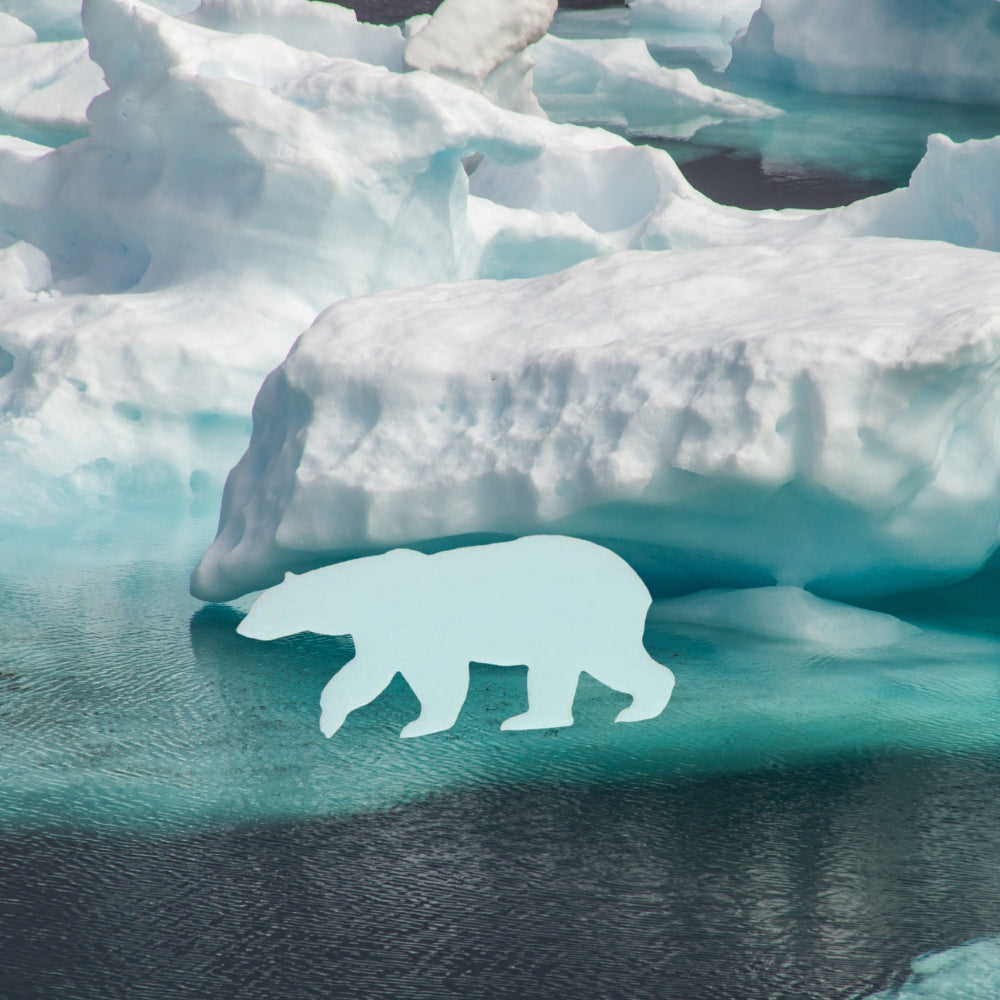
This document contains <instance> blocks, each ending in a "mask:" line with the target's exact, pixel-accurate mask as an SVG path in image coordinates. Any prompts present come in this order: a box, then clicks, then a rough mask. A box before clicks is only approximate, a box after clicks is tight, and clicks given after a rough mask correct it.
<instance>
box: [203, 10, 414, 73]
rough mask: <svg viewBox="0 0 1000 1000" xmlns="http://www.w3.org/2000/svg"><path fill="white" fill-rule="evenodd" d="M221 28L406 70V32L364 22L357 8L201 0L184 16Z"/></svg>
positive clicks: (396, 28)
mask: <svg viewBox="0 0 1000 1000" xmlns="http://www.w3.org/2000/svg"><path fill="white" fill-rule="evenodd" d="M185 20H186V21H189V22H191V23H192V24H199V25H201V26H203V27H205V28H213V29H215V30H216V31H226V32H230V33H232V34H237V35H241V34H250V33H258V34H265V35H270V36H272V37H274V38H278V39H280V40H281V41H283V42H285V43H287V44H288V45H291V46H294V47H295V48H297V49H302V50H303V51H305V52H321V53H323V55H327V56H339V57H342V58H349V59H359V60H361V61H362V62H366V63H372V64H373V65H379V66H385V67H387V68H389V69H394V70H401V69H402V65H403V34H402V32H401V31H400V30H399V28H398V27H396V26H390V25H381V24H365V23H363V22H360V21H358V19H357V17H356V16H355V14H354V11H353V10H350V9H349V8H347V7H341V6H338V5H337V4H334V3H303V0H201V4H200V6H199V7H198V9H197V10H196V11H194V12H193V13H192V14H190V15H188V16H187V17H186V18H185Z"/></svg>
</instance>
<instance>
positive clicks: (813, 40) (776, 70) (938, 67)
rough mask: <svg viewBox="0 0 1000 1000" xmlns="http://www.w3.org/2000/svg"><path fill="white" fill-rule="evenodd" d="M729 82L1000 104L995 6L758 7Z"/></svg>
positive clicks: (736, 47) (872, 3)
mask: <svg viewBox="0 0 1000 1000" xmlns="http://www.w3.org/2000/svg"><path fill="white" fill-rule="evenodd" d="M729 72H730V73H732V74H745V75H749V76H757V77H762V78H765V79H772V80H776V81H778V82H781V83H788V84H792V85H794V86H797V87H803V88H805V89H807V90H818V91H824V92H827V93H842V94H873V95H885V96H889V97H910V98H930V99H933V100H941V101H960V102H966V103H974V104H996V103H1000V8H998V7H997V2H996V0H949V2H947V3H942V2H939V0H909V2H900V0H839V2H838V3H816V2H814V0H763V2H762V4H761V9H760V11H758V12H757V13H756V14H754V16H753V19H752V20H751V22H750V25H749V27H748V28H747V30H746V32H745V34H743V35H742V36H741V37H739V38H737V39H736V40H735V41H734V43H733V60H732V63H731V64H730V67H729Z"/></svg>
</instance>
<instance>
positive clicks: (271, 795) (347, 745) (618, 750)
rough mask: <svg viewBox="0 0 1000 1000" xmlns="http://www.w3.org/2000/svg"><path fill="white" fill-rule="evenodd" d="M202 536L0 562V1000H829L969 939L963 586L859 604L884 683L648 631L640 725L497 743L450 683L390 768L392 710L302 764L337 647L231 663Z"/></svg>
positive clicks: (980, 647) (191, 530) (998, 901)
mask: <svg viewBox="0 0 1000 1000" xmlns="http://www.w3.org/2000/svg"><path fill="white" fill-rule="evenodd" d="M210 534H211V524H210V523H208V522H205V521H195V522H193V523H186V522H185V523H178V524H176V525H173V526H171V525H169V524H165V523H164V522H162V521H154V522H149V521H143V520H142V519H139V520H137V521H136V522H135V523H126V522H123V520H122V519H120V518H113V519H110V520H109V521H108V523H106V524H103V525H102V524H100V523H97V524H88V525H82V526H80V527H79V528H78V529H77V530H76V531H75V532H70V533H67V534H65V535H61V536H46V537H41V536H40V537H37V538H34V537H27V536H24V537H21V538H18V539H11V538H8V539H5V540H4V542H5V547H6V550H7V553H8V557H7V564H6V567H5V570H4V573H3V576H2V577H0V657H2V660H0V757H2V760H3V772H2V774H0V996H3V997H4V998H5V1000H6V998H8V997H9V998H11V1000H22V998H36V997H37V998H46V1000H48V998H66V1000H70V998H72V1000H91V998H93V1000H108V998H117V997H122V998H129V1000H132V998H147V997H148V998H159V1000H162V998H173V997H198V998H223V997H233V998H237V997H239V998H283V1000H292V998H307V997H317V998H318V997H326V998H329V997H343V998H380V997H384V998H401V997H420V998H436V997H455V998H476V997H483V998H487V997H489V998H499V997H536V996H537V997H542V996H545V997H550V996H558V997H607V998H616V997H621V998H623V1000H624V998H631V1000H636V998H645V997H649V998H656V1000H666V998H677V1000H700V998H715V997H719V998H731V1000H744V998H746V1000H751V998H753V1000H756V998H760V1000H765V998H769V1000H771V998H779V997H781V998H783V997H787V998H789V1000H791V998H812V997H815V998H824V1000H834V998H848V997H861V996H865V995H867V994H869V993H872V992H874V991H876V990H879V989H883V988H886V987H888V986H890V985H892V984H894V983H896V982H898V981H900V980H901V979H902V978H903V977H904V976H905V975H906V973H907V971H908V968H909V964H910V962H911V961H912V959H913V958H914V957H915V956H917V955H918V954H920V953H922V952H925V951H927V950H930V949H939V948H946V947H951V946H955V945H958V944H960V943H962V942H963V941H967V940H969V939H972V938H976V937H980V936H989V935H996V934H998V933H1000V795H998V794H997V791H998V788H1000V725H998V720H1000V641H998V638H997V633H998V631H1000V629H998V625H1000V622H998V621H997V619H996V615H995V611H994V609H995V608H996V607H997V597H998V590H1000V586H998V583H997V577H996V575H995V574H994V573H993V572H992V571H989V572H985V573H984V574H982V575H981V576H980V577H979V578H977V579H976V580H974V581H970V582H966V583H963V584H958V585H955V586H952V587H946V588H941V589H939V590H936V591H927V592H924V593H923V594H919V595H913V596H909V597H906V598H899V599H896V600H895V601H886V602H883V605H882V607H881V610H883V611H890V612H891V613H894V614H897V615H900V616H901V617H904V618H906V619H907V620H909V621H911V622H913V623H914V624H916V625H917V626H918V627H919V630H920V631H919V632H918V633H916V634H915V636H914V637H912V638H910V639H907V640H906V641H904V642H901V643H896V644H895V645H894V646H892V647H886V648H885V649H882V650H874V651H869V652H858V651H854V652H851V653H847V652H842V653H840V654H838V655H831V654H830V653H829V652H828V651H823V650H817V649H816V648H815V647H806V646H804V645H802V644H796V643H794V642H778V641H773V640H771V641H768V640H766V639H765V638H762V637H757V638H754V637H753V636H748V635H742V634H738V633H727V632H725V630H719V629H717V630H715V631H714V632H713V631H712V630H711V629H708V628H705V629H702V631H701V632H696V631H689V632H687V633H685V632H683V631H679V630H678V629H677V627H676V626H674V631H670V630H669V629H668V628H667V627H666V626H665V625H659V626H657V625H655V624H651V625H650V627H649V629H648V631H647V635H646V643H647V646H648V647H649V649H650V650H651V652H652V653H653V655H655V656H657V657H658V658H659V659H661V660H663V661H664V662H667V663H669V664H670V666H671V667H672V669H673V670H674V672H675V673H676V675H677V690H676V693H675V696H674V700H673V701H672V702H671V705H670V706H669V707H668V709H667V711H666V712H665V713H664V714H663V716H662V717H661V718H660V719H658V720H655V721H652V722H649V723H641V724H635V725H618V726H615V725H612V724H611V722H610V720H611V719H612V718H613V717H614V714H615V712H616V711H617V710H618V709H619V708H620V707H622V704H623V703H624V699H622V698H621V696H618V695H616V694H614V693H613V692H610V691H608V690H607V689H604V688H602V687H601V686H600V685H599V684H597V682H595V681H590V680H589V679H587V678H584V680H583V682H582V683H581V687H580V691H579V694H578V698H577V702H576V718H577V722H576V725H574V726H573V727H572V728H571V729H564V730H550V731H543V732H538V733H501V732H500V730H499V724H500V721H501V720H502V719H503V718H505V717H506V716H508V715H510V714H514V713H515V712H517V711H521V710H523V707H524V698H525V694H524V671H523V670H519V669H512V668H506V669H505V668H490V667H486V666H481V667H477V668H475V669H474V670H473V680H472V687H471V690H470V697H469V700H468V703H467V705H466V708H465V710H464V711H463V713H462V717H461V718H460V720H459V722H458V724H457V725H456V727H455V728H454V730H452V731H451V732H449V733H444V734H439V735H436V736H432V737H426V738H423V739H418V740H409V741H401V740H399V739H398V735H397V734H398V732H399V729H400V728H401V727H402V725H404V724H405V723H406V722H407V721H409V719H411V718H412V717H413V716H414V715H415V714H416V711H417V705H416V702H415V700H414V699H413V697H412V695H411V694H410V693H409V692H408V690H407V689H406V686H405V684H403V683H402V682H400V681H399V680H398V679H397V681H396V682H394V684H393V686H392V688H391V689H390V690H389V691H388V692H387V693H386V694H385V695H383V696H382V697H381V698H380V699H378V700H376V702H374V703H373V704H372V705H370V706H368V707H367V708H366V709H364V710H362V711H360V712H358V713H356V715H355V716H352V717H351V719H350V720H349V722H348V724H347V725H346V726H345V727H344V729H343V730H341V732H340V733H338V734H337V736H336V737H334V739H332V740H330V741H327V740H324V739H323V737H322V736H321V734H320V733H319V729H318V704H317V699H318V695H319V691H320V689H321V688H322V686H323V684H324V683H325V681H326V680H327V679H328V677H329V676H330V674H331V673H332V672H333V671H334V670H336V669H337V667H338V666H339V665H340V664H342V663H343V662H346V659H347V658H348V657H349V656H350V655H351V653H352V648H351V646H350V643H349V641H348V640H345V639H330V638H321V637H316V636H300V637H295V638H292V639H288V640H280V641H278V642H275V643H255V642H253V641H252V640H246V639H243V638H242V637H240V636H238V635H236V633H235V625H236V624H237V622H238V621H239V619H240V617H241V613H242V612H241V611H240V609H239V608H238V607H237V608H232V607H202V606H200V605H199V604H198V603H197V602H195V601H193V600H191V599H190V598H189V597H188V596H187V594H186V575H187V572H188V569H189V567H190V566H191V565H192V563H193V560H194V558H195V557H196V555H197V553H198V551H199V549H200V548H201V546H203V545H204V543H205V541H206V540H207V537H208V536H209V535H210ZM245 604H246V602H244V604H243V606H244V607H245ZM651 621H652V619H651ZM969 996H978V994H969Z"/></svg>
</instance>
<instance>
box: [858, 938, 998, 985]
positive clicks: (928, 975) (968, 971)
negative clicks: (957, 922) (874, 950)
mask: <svg viewBox="0 0 1000 1000" xmlns="http://www.w3.org/2000/svg"><path fill="white" fill-rule="evenodd" d="M997 996H1000V938H996V937H986V938H979V939H978V940H976V941H968V942H966V943H965V944H963V945H959V946H958V947H957V948H948V949H947V950H946V951H932V952H929V953H928V954H926V955H921V956H920V957H919V958H916V959H914V960H913V974H912V975H911V976H910V978H909V979H907V980H906V982H905V983H903V985H902V986H900V987H898V988H897V989H893V990H886V991H885V992H884V993H876V994H874V995H873V996H871V997H869V998H868V1000H995V998H996V997H997Z"/></svg>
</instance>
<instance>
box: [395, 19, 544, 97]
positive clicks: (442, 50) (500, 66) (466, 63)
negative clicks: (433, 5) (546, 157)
mask: <svg viewBox="0 0 1000 1000" xmlns="http://www.w3.org/2000/svg"><path fill="white" fill-rule="evenodd" d="M556 6H557V2H556V0H480V2H478V3H470V2H469V0H444V2H443V3H442V4H441V5H440V6H439V7H438V9H437V10H436V11H435V12H434V14H433V16H432V17H430V18H429V19H427V20H426V21H423V22H422V23H421V24H420V25H419V26H418V28H417V30H416V31H415V32H414V33H413V34H412V35H411V37H410V38H409V40H408V41H407V43H406V52H405V54H404V63H405V65H406V67H407V68H408V69H419V70H426V71H427V72H429V73H434V74H436V75H437V76H441V77H444V78H445V79H448V80H452V81H454V82H455V83H458V84H461V85H462V86H465V87H470V88H471V89H473V90H477V91H481V92H483V93H486V94H488V95H489V96H491V97H492V98H493V99H494V100H496V101H497V103H499V104H502V105H504V106H505V107H509V108H513V109H514V110H515V111H523V112H525V113H527V114H536V115H541V114H543V112H542V110H541V108H540V107H539V106H538V102H537V100H536V99H535V96H534V94H533V92H532V88H531V69H532V66H533V65H534V61H533V59H532V58H531V57H530V56H528V55H526V54H525V52H524V50H525V49H526V48H527V47H528V46H529V45H531V44H532V43H534V42H537V41H538V40H539V39H540V38H542V36H543V35H544V34H545V32H546V31H548V29H549V25H550V24H551V23H552V17H553V15H554V14H555V12H556Z"/></svg>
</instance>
